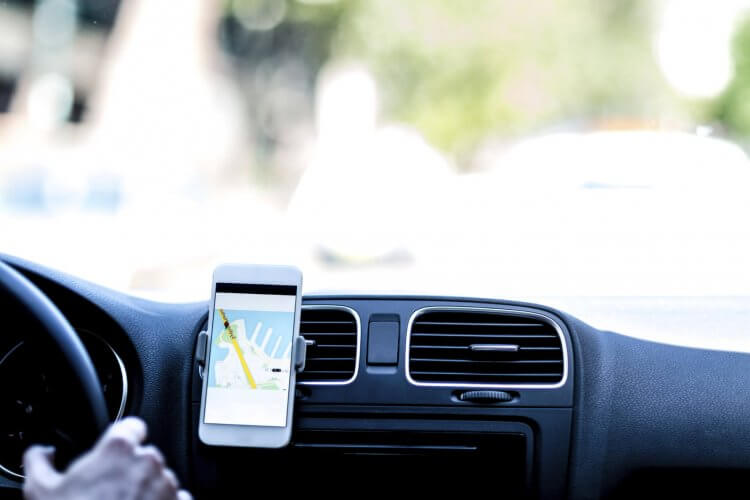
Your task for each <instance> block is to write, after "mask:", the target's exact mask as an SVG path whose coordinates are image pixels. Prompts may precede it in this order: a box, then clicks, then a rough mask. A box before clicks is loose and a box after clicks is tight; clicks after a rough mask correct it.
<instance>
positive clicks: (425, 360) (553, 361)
mask: <svg viewBox="0 0 750 500" xmlns="http://www.w3.org/2000/svg"><path fill="white" fill-rule="evenodd" d="M411 362H412V363H469V364H479V365H482V364H488V365H493V364H509V365H524V364H545V365H549V364H558V365H559V364H560V363H562V360H559V359H508V360H502V359H490V360H476V359H440V358H412V360H411Z"/></svg>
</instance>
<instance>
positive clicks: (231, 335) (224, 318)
mask: <svg viewBox="0 0 750 500" xmlns="http://www.w3.org/2000/svg"><path fill="white" fill-rule="evenodd" d="M219 316H221V321H222V322H223V323H224V328H226V329H227V331H228V332H229V338H230V339H232V345H233V346H234V350H235V351H237V357H238V358H240V364H241V365H242V370H243V371H244V372H245V376H246V377H247V381H248V382H249V383H250V387H252V388H253V389H257V388H258V386H256V385H255V379H254V378H253V374H252V373H250V368H249V367H248V366H247V363H246V362H245V358H244V356H242V349H240V344H239V343H238V342H237V337H236V336H235V335H234V331H232V326H231V325H230V324H229V320H228V319H227V315H226V314H224V309H219Z"/></svg>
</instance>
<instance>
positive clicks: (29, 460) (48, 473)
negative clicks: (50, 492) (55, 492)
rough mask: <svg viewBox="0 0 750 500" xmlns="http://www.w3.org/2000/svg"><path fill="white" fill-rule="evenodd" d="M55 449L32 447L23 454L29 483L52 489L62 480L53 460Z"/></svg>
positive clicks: (24, 467)
mask: <svg viewBox="0 0 750 500" xmlns="http://www.w3.org/2000/svg"><path fill="white" fill-rule="evenodd" d="M54 457H55V449H54V448H53V447H51V446H32V447H30V448H29V449H28V450H26V453H24V454H23V469H24V472H25V474H26V477H27V481H32V482H36V483H38V484H40V485H43V486H46V487H51V486H52V485H54V484H55V483H56V482H58V481H59V480H60V473H59V472H57V470H55V467H54V465H53V464H52V460H53V459H54Z"/></svg>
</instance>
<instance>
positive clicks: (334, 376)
mask: <svg viewBox="0 0 750 500" xmlns="http://www.w3.org/2000/svg"><path fill="white" fill-rule="evenodd" d="M300 335H302V336H303V337H305V339H306V340H307V359H306V361H305V371H304V372H302V373H300V374H299V375H298V376H297V381H298V382H300V383H303V384H345V383H349V382H351V381H352V380H354V378H355V377H356V374H357V363H358V361H359V318H358V317H357V316H356V313H355V312H354V311H352V310H351V309H349V308H346V307H340V306H303V307H302V315H301V319H300Z"/></svg>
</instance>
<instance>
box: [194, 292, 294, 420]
mask: <svg viewBox="0 0 750 500" xmlns="http://www.w3.org/2000/svg"><path fill="white" fill-rule="evenodd" d="M215 296H216V300H215V302H214V307H213V317H212V325H211V332H212V333H211V340H210V342H211V346H210V349H209V353H208V363H207V366H208V370H207V373H206V376H207V377H208V382H207V388H206V407H205V414H204V422H205V423H207V424H231V425H260V426H269V427H284V426H286V423H287V422H286V417H287V404H288V401H289V381H290V377H291V369H292V357H291V354H292V341H293V340H294V339H293V337H294V316H295V307H296V303H295V302H296V299H297V287H296V286H293V285H291V286H290V285H246V284H240V283H217V284H216V293H215Z"/></svg>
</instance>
